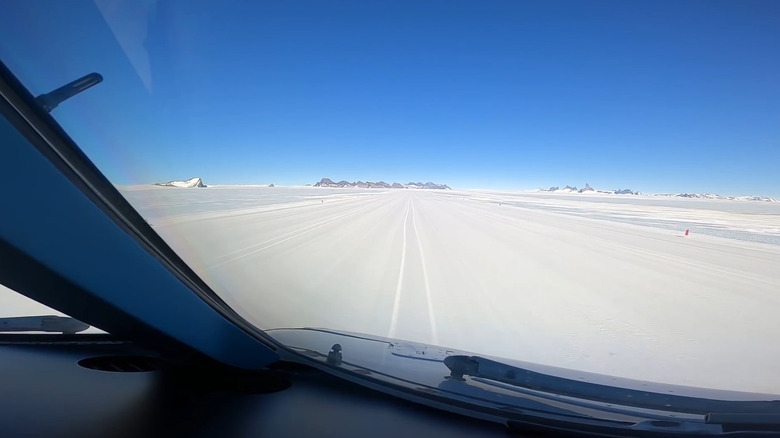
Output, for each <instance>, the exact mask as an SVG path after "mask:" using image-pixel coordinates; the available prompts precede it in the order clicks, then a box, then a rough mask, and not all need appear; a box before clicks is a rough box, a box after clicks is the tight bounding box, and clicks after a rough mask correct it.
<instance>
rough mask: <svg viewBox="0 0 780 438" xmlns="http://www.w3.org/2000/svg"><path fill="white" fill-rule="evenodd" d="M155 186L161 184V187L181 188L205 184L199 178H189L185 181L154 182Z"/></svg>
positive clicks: (203, 185)
mask: <svg viewBox="0 0 780 438" xmlns="http://www.w3.org/2000/svg"><path fill="white" fill-rule="evenodd" d="M154 185H156V186H162V187H180V188H183V189H190V188H195V187H206V185H205V184H203V181H202V180H201V179H200V178H197V177H196V178H190V179H188V180H186V181H168V182H164V183H154Z"/></svg>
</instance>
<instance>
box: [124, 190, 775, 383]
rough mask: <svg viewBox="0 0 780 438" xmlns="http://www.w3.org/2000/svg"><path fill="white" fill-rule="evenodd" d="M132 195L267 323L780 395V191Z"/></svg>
mask: <svg viewBox="0 0 780 438" xmlns="http://www.w3.org/2000/svg"><path fill="white" fill-rule="evenodd" d="M123 193H124V194H125V196H127V197H128V199H129V200H130V201H131V203H132V204H133V205H134V206H136V208H138V209H139V211H141V213H142V214H144V216H145V217H147V218H149V222H150V223H151V224H152V226H153V227H154V228H155V229H156V231H157V232H159V233H160V234H161V235H162V236H163V237H164V238H165V239H166V240H167V241H168V242H169V243H170V244H171V246H172V247H173V248H174V249H175V250H177V252H179V254H180V255H181V256H182V257H183V258H184V259H185V261H187V262H188V263H189V264H190V265H191V266H192V267H193V268H194V269H195V271H196V272H198V273H199V274H200V275H202V276H203V278H204V279H205V280H206V281H207V282H208V283H209V284H210V285H211V286H212V287H213V288H214V290H215V291H216V292H217V293H218V294H220V296H222V297H223V299H225V301H226V302H228V304H230V305H231V306H233V307H234V309H236V310H237V311H239V312H240V313H241V314H242V315H243V316H245V317H246V318H247V319H248V320H250V321H252V322H254V323H256V324H257V325H258V326H260V327H262V328H276V327H327V328H332V329H338V330H347V331H353V332H362V333H368V334H374V335H381V336H390V337H394V338H399V339H406V340H411V341H418V342H424V343H432V344H438V345H442V346H447V347H451V348H457V349H463V350H468V351H472V352H475V353H480V354H490V355H495V356H501V357H508V358H514V359H519V360H524V361H529V362H537V363H542V364H548V365H554V366H560V367H565V368H572V369H578V370H583V371H590V372H597V373H605V374H611V375H616V376H621V377H629V378H636V379H643V380H653V381H660V382H665V383H676V384H683V385H695V386H703V387H709V388H720V389H733V390H742V391H754V392H763V393H777V394H780V378H778V377H777V372H776V370H777V364H778V363H780V347H778V346H777V345H778V344H777V340H778V339H780V323H778V317H777V313H778V310H780V245H778V244H775V243H774V242H775V241H776V239H777V238H778V237H780V207H779V206H778V204H777V203H756V202H750V201H706V200H704V201H702V200H679V199H649V198H641V197H631V196H629V197H621V196H612V197H610V196H604V197H599V196H590V197H589V195H576V196H567V195H562V196H556V195H552V194H548V195H543V194H524V193H515V194H501V193H491V192H451V191H425V190H387V191H381V190H350V189H319V188H316V189H315V188H299V189H291V188H243V189H239V188H235V189H229V188H219V187H216V188H207V189H194V190H192V189H171V188H157V187H154V188H148V189H133V190H123ZM184 198H187V199H184ZM685 229H692V230H693V232H692V233H691V235H690V236H688V237H684V236H683V233H684V230H685ZM723 236H727V237H723Z"/></svg>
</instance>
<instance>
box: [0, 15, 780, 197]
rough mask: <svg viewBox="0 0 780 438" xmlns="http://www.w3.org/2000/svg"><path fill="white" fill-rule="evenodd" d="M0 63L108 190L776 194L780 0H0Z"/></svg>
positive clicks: (779, 186)
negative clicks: (92, 76) (173, 186)
mask: <svg viewBox="0 0 780 438" xmlns="http://www.w3.org/2000/svg"><path fill="white" fill-rule="evenodd" d="M0 57H2V59H3V60H4V61H5V62H6V63H7V64H8V65H9V67H11V68H12V69H13V70H14V71H15V72H16V73H17V75H18V76H19V77H20V78H21V79H22V80H23V82H24V83H25V84H26V85H27V86H28V87H30V88H31V90H32V91H33V93H36V94H37V93H41V92H45V91H49V90H50V89H53V88H55V87H57V86H59V85H61V84H64V83H66V82H68V81H70V80H72V79H74V78H76V77H78V76H80V75H83V74H86V73H89V72H92V71H97V72H99V73H101V74H103V75H104V77H105V82H104V83H103V84H101V85H99V86H97V87H95V88H93V89H91V90H89V91H87V92H85V93H84V94H82V95H80V96H77V97H75V98H73V99H72V100H71V101H68V102H66V103H63V104H62V105H61V106H60V107H59V108H57V109H56V110H55V111H54V114H55V116H56V118H57V119H58V120H59V121H60V122H61V123H62V124H63V125H64V126H65V127H66V129H68V130H69V131H70V132H71V133H72V136H73V137H74V138H75V139H76V140H77V141H78V142H79V143H80V145H81V146H82V148H83V149H84V150H85V151H86V152H87V154H88V155H90V156H91V157H92V158H93V160H94V161H95V162H96V163H97V164H98V166H99V167H101V168H102V169H103V171H104V172H105V173H106V174H107V176H108V177H109V178H110V179H111V180H112V181H114V182H115V183H117V184H137V183H150V182H155V181H160V180H170V179H184V178H188V177H191V176H200V177H202V178H203V179H204V181H205V182H206V183H207V184H208V183H212V184H234V183H275V184H277V185H281V184H304V183H313V182H315V181H317V180H319V179H320V178H322V177H330V178H333V179H347V180H358V179H361V180H379V179H382V180H385V181H388V182H392V181H398V182H408V181H410V180H414V181H417V180H425V181H434V182H442V183H447V184H450V185H451V186H453V187H457V188H506V189H512V188H515V189H524V188H534V187H547V186H550V185H565V184H572V185H577V186H582V185H583V184H585V182H588V183H590V184H591V185H592V186H593V187H596V188H603V189H614V188H624V187H629V188H632V189H635V190H642V191H646V192H663V191H690V192H694V191H696V192H718V193H722V194H764V195H773V196H777V195H780V1H775V0H768V1H681V2H678V1H663V0H653V1H612V2H597V1H571V2H569V1H514V0H512V1H493V2H489V1H476V0H474V1H458V0H442V1H423V0H410V1H378V0H370V1H366V0H357V1H311V2H301V1H233V0H227V1H220V2H215V1H158V2H154V1H140V0H139V1H135V0H132V1H125V2H120V3H119V4H113V5H112V4H111V3H110V2H105V1H102V0H100V1H97V2H96V3H93V2H91V1H75V0H74V1H54V0H51V1H43V2H6V3H5V4H3V5H2V6H0Z"/></svg>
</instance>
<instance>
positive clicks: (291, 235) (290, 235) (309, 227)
mask: <svg viewBox="0 0 780 438" xmlns="http://www.w3.org/2000/svg"><path fill="white" fill-rule="evenodd" d="M373 205H374V203H371V204H368V205H366V206H364V207H363V208H360V209H358V210H353V211H350V212H349V213H345V214H342V215H339V216H336V217H334V218H331V219H328V220H326V221H324V222H321V223H320V224H312V225H307V226H305V227H302V228H299V229H297V230H295V231H290V232H288V233H285V234H282V235H281V236H276V237H273V238H271V239H268V240H265V241H263V242H260V243H256V244H253V245H250V246H248V247H245V248H242V249H240V250H237V251H233V253H232V254H235V253H243V254H238V255H236V256H234V257H230V258H228V259H225V260H221V261H219V262H216V263H214V264H212V265H210V266H208V267H207V268H206V269H214V268H217V267H219V266H222V265H224V264H226V263H230V262H234V261H236V260H239V259H242V258H244V257H248V256H250V255H252V254H256V253H258V252H260V251H265V250H266V249H268V248H272V247H274V246H276V245H279V244H282V243H284V242H287V241H289V240H292V239H295V238H298V237H300V236H303V235H304V234H308V233H310V232H312V231H315V230H318V229H320V228H322V227H325V226H327V225H330V224H331V223H333V222H336V221H338V220H341V219H343V218H345V217H349V216H354V215H356V214H358V213H362V212H363V211H365V210H368V209H369V208H372V207H373ZM295 233H297V234H295ZM285 236H288V237H286V238H284V237H285ZM280 238H282V239H281V240H277V239H280ZM274 240H277V241H276V242H273V241H274ZM269 242H273V243H270V244H268V245H266V246H263V247H260V248H257V249H254V250H251V251H249V252H246V251H247V250H248V249H250V248H255V247H257V246H259V245H263V244H265V243H269ZM223 257H224V255H223Z"/></svg>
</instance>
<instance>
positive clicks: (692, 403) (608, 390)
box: [444, 355, 780, 421]
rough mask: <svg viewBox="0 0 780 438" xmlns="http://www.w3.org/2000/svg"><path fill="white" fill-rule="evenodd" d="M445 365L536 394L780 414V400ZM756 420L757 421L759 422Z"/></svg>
mask: <svg viewBox="0 0 780 438" xmlns="http://www.w3.org/2000/svg"><path fill="white" fill-rule="evenodd" d="M444 364H445V365H446V366H447V368H449V369H450V378H451V379H453V380H464V379H463V376H465V375H468V376H471V377H477V378H482V379H487V380H494V381H498V382H502V383H506V384H509V385H514V386H518V387H522V388H527V389H532V390H536V391H541V392H547V393H551V394H557V395H564V396H569V397H575V398H579V399H585V400H591V401H597V402H603V403H612V404H620V405H624V406H631V407H637V408H646V409H655V410H660V411H670V412H684V413H690V414H700V415H707V414H710V415H713V413H729V414H774V415H778V414H780V400H771V401H728V400H715V399H707V398H699V397H690V396H682V395H671V394H661V393H656V392H649V391H641V390H635V389H627V388H621V387H617V386H608V385H602V384H598V383H589V382H582V381H578V380H572V379H567V378H564V377H556V376H551V375H548V374H543V373H538V372H535V371H531V370H527V369H524V368H519V367H515V366H512V365H507V364H504V363H501V362H497V361H494V360H490V359H485V358H483V357H478V356H459V355H455V356H448V357H446V358H445V359H444ZM716 417H717V415H716ZM772 418H773V420H772V421H775V420H776V419H777V418H778V417H774V416H773V417H772ZM752 420H753V421H756V420H757V419H755V418H754V419H752Z"/></svg>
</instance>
